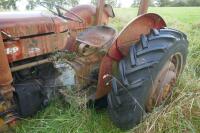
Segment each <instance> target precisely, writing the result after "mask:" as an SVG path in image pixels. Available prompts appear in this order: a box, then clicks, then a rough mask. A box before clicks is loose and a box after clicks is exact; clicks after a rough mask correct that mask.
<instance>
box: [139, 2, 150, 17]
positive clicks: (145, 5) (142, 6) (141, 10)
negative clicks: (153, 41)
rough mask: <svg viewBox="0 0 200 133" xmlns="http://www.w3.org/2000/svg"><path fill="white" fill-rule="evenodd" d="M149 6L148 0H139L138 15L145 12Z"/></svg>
mask: <svg viewBox="0 0 200 133" xmlns="http://www.w3.org/2000/svg"><path fill="white" fill-rule="evenodd" d="M148 7H149V0H141V1H140V6H139V10H138V16H139V15H142V14H145V13H147V11H148Z"/></svg>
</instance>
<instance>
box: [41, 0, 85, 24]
mask: <svg viewBox="0 0 200 133" xmlns="http://www.w3.org/2000/svg"><path fill="white" fill-rule="evenodd" d="M39 5H41V6H43V7H45V8H47V9H48V10H49V11H50V12H52V13H53V14H54V15H57V16H59V17H62V18H64V19H66V20H71V21H75V22H79V23H83V19H82V18H81V17H80V16H78V15H77V14H75V13H73V12H72V11H70V10H67V9H65V8H63V7H61V6H59V5H55V4H52V3H48V2H39ZM48 5H49V6H51V7H55V8H56V11H57V12H55V11H53V10H51V9H49V8H48ZM61 10H63V11H65V12H68V13H69V14H71V15H72V16H74V17H75V18H73V17H69V16H68V17H67V16H65V15H63V14H62V12H61Z"/></svg>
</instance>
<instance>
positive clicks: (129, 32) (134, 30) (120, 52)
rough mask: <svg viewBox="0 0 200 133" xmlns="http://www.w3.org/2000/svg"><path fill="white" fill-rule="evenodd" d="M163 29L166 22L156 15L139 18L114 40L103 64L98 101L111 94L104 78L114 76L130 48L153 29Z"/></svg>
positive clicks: (98, 88)
mask: <svg viewBox="0 0 200 133" xmlns="http://www.w3.org/2000/svg"><path fill="white" fill-rule="evenodd" d="M163 27H166V23H165V21H164V20H163V19H162V17H161V16H159V15H157V14H154V13H147V14H144V15H141V16H138V17H137V18H135V19H133V20H132V21H131V22H130V23H129V24H128V25H127V26H125V28H124V29H123V30H122V31H121V32H120V34H119V35H118V36H117V37H116V38H115V39H114V41H113V43H112V46H111V48H110V49H109V50H108V52H107V54H106V55H105V56H104V58H103V60H102V62H101V65H100V72H99V78H98V79H99V80H98V86H97V91H96V99H99V98H101V97H103V96H105V95H107V94H108V93H109V92H110V90H111V85H110V84H109V85H106V81H109V80H108V79H104V76H105V75H107V74H112V71H113V70H114V69H116V68H117V64H118V62H119V61H120V60H121V59H122V58H123V57H124V56H126V55H127V54H128V52H129V48H130V46H131V45H133V43H134V42H137V41H138V40H139V39H140V36H141V35H142V34H144V35H146V34H148V33H149V32H150V30H151V29H153V28H156V29H160V28H163Z"/></svg>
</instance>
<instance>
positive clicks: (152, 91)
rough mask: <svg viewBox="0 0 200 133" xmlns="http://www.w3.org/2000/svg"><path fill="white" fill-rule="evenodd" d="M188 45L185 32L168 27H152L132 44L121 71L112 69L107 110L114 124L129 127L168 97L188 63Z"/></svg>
mask: <svg viewBox="0 0 200 133" xmlns="http://www.w3.org/2000/svg"><path fill="white" fill-rule="evenodd" d="M187 48H188V41H187V37H186V35H185V34H184V33H182V32H180V31H177V30H173V29H168V28H165V29H160V30H157V29H153V30H152V31H151V33H150V34H149V35H142V36H141V39H140V41H139V42H138V43H136V44H134V45H133V46H131V48H130V50H129V55H128V56H127V57H125V58H123V59H122V60H121V61H120V62H119V65H118V72H115V73H114V72H113V78H112V91H111V92H110V93H109V94H108V112H109V114H110V116H111V119H112V120H113V122H114V124H115V125H117V126H118V127H119V128H121V129H126V130H127V129H130V128H132V127H134V126H135V125H137V124H138V123H139V122H140V121H141V120H142V118H143V116H144V114H146V113H147V112H150V111H152V109H153V108H154V107H155V106H159V105H161V104H162V103H163V102H164V101H165V100H166V99H168V98H169V96H170V95H171V94H172V92H173V86H174V85H175V82H176V80H177V78H178V76H179V75H180V73H181V72H182V70H183V68H184V66H185V63H186V56H187Z"/></svg>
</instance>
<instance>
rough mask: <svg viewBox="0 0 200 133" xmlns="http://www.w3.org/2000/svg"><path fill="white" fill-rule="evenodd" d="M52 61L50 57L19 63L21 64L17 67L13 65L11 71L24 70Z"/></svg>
mask: <svg viewBox="0 0 200 133" xmlns="http://www.w3.org/2000/svg"><path fill="white" fill-rule="evenodd" d="M50 62H52V61H51V60H50V59H43V60H39V61H35V62H31V63H28V64H24V65H19V66H16V67H11V72H16V71H20V70H23V69H26V68H31V67H34V66H38V65H41V64H46V63H50Z"/></svg>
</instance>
